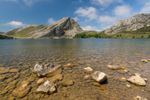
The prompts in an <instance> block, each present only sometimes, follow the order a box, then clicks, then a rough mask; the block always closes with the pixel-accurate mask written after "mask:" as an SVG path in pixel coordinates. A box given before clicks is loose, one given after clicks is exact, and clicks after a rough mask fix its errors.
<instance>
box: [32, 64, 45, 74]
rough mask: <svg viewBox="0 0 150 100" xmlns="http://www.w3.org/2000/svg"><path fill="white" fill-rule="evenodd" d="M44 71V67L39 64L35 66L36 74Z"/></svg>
mask: <svg viewBox="0 0 150 100" xmlns="http://www.w3.org/2000/svg"><path fill="white" fill-rule="evenodd" d="M42 70H43V66H42V65H40V64H38V63H37V64H35V66H34V69H33V71H34V72H40V71H42Z"/></svg>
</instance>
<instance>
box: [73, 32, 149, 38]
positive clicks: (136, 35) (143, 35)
mask: <svg viewBox="0 0 150 100" xmlns="http://www.w3.org/2000/svg"><path fill="white" fill-rule="evenodd" d="M75 38H133V39H134V38H150V32H122V33H118V34H113V35H107V34H104V33H102V32H101V33H98V32H82V33H80V34H77V35H76V36H75Z"/></svg>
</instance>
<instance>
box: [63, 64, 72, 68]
mask: <svg viewBox="0 0 150 100" xmlns="http://www.w3.org/2000/svg"><path fill="white" fill-rule="evenodd" d="M74 66H75V65H74V64H72V63H68V64H65V65H63V67H64V68H72V67H74Z"/></svg>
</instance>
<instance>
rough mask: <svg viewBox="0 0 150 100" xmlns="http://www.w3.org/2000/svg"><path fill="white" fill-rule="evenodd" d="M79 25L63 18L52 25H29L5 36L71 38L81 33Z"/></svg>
mask: <svg viewBox="0 0 150 100" xmlns="http://www.w3.org/2000/svg"><path fill="white" fill-rule="evenodd" d="M81 31H82V29H81V28H80V26H79V24H78V23H77V22H75V20H73V19H71V18H70V17H64V18H62V19H61V20H59V21H57V22H55V23H53V24H52V25H31V26H26V27H23V28H18V29H14V30H12V31H9V32H7V33H6V34H7V35H9V36H12V37H15V38H35V39H36V38H54V37H65V38H72V37H74V36H75V35H76V34H77V33H79V32H81Z"/></svg>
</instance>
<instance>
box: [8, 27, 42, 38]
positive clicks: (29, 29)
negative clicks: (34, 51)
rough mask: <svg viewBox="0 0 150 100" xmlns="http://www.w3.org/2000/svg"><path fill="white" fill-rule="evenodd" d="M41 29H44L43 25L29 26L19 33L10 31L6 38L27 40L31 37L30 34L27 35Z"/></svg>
mask: <svg viewBox="0 0 150 100" xmlns="http://www.w3.org/2000/svg"><path fill="white" fill-rule="evenodd" d="M43 27H44V26H43V25H39V26H30V27H27V28H25V29H22V30H21V31H17V30H18V29H15V30H12V31H10V32H8V33H7V34H8V36H12V37H15V38H28V37H31V36H32V34H29V33H30V32H32V31H35V30H38V29H41V28H43Z"/></svg>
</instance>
